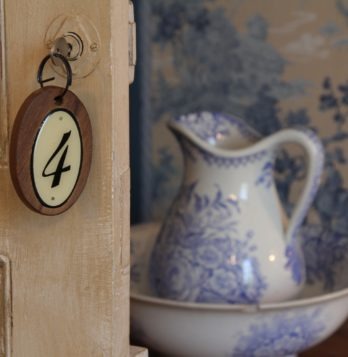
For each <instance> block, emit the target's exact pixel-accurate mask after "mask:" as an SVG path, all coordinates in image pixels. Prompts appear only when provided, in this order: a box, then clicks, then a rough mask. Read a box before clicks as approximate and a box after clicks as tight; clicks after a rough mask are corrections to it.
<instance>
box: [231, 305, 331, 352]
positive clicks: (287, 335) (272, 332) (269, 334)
mask: <svg viewBox="0 0 348 357" xmlns="http://www.w3.org/2000/svg"><path fill="white" fill-rule="evenodd" d="M320 313H321V312H320V310H318V309H317V310H315V311H313V312H312V313H306V314H303V313H297V314H288V315H287V316H284V315H283V314H279V315H276V316H275V317H274V318H273V319H272V321H271V322H268V321H267V322H258V323H257V322H256V323H254V324H252V325H251V326H250V328H249V331H248V332H247V333H246V334H244V335H242V336H241V337H240V338H239V341H238V343H237V347H235V349H234V350H233V353H232V354H231V355H232V356H233V357H246V356H248V357H270V356H288V355H293V354H295V353H298V352H301V351H303V350H304V349H305V348H308V347H309V346H311V345H312V344H313V343H315V342H316V341H317V340H318V337H320V335H321V333H322V332H323V331H324V330H325V325H324V324H323V322H322V321H321V319H320Z"/></svg>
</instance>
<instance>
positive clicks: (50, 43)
mask: <svg viewBox="0 0 348 357" xmlns="http://www.w3.org/2000/svg"><path fill="white" fill-rule="evenodd" d="M53 43H54V41H53V40H48V41H47V42H46V47H47V48H48V49H51V48H52V47H53Z"/></svg>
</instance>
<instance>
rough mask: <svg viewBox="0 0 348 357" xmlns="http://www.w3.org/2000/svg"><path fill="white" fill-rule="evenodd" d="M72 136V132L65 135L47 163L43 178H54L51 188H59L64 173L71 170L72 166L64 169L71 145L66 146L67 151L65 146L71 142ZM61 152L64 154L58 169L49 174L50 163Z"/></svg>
mask: <svg viewBox="0 0 348 357" xmlns="http://www.w3.org/2000/svg"><path fill="white" fill-rule="evenodd" d="M70 136H71V130H70V131H69V132H67V133H65V134H64V135H63V137H62V140H61V141H60V143H59V145H58V147H57V149H56V150H55V152H54V153H53V154H52V156H51V157H50V159H49V160H48V161H47V164H46V166H45V168H44V170H43V171H42V176H43V177H50V176H53V181H52V186H51V188H54V187H57V186H59V184H60V180H61V178H62V174H63V173H64V172H67V171H70V170H71V166H70V165H68V166H65V167H64V161H65V159H66V155H67V153H68V149H69V145H66V147H65V149H64V146H65V144H66V143H67V141H68V140H69V138H70ZM63 149H64V151H63V152H62V150H63ZM60 152H62V154H61V157H60V159H59V162H58V165H57V167H56V170H55V171H54V172H50V173H47V169H48V167H49V165H50V163H51V162H52V161H53V160H54V158H55V157H56V156H57V155H59V153H60Z"/></svg>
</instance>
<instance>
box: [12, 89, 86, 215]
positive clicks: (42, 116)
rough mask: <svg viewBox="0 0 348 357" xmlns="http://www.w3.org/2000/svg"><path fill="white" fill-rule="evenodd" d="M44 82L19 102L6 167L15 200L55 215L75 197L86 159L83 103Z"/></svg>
mask: <svg viewBox="0 0 348 357" xmlns="http://www.w3.org/2000/svg"><path fill="white" fill-rule="evenodd" d="M61 93H62V88H60V87H56V86H48V87H43V88H40V89H38V90H37V91H35V92H33V93H32V94H31V95H30V96H29V97H28V98H27V99H26V100H25V101H24V103H23V104H22V106H21V108H20V110H19V112H18V114H17V117H16V120H15V123H14V127H13V131H12V137H11V144H10V172H11V177H12V181H13V184H14V187H15V189H16V191H17V193H18V195H19V197H20V198H21V200H22V201H23V202H24V203H25V204H26V205H27V206H28V207H29V208H31V209H32V210H34V211H36V212H39V213H41V214H44V215H57V214H60V213H62V212H64V211H66V210H67V209H69V208H70V207H71V206H72V205H73V204H74V203H75V202H76V200H77V199H78V198H79V196H80V194H81V192H82V190H83V188H84V186H85V184H86V182H87V178H88V174H89V170H90V166H91V159H92V130H91V124H90V120H89V116H88V113H87V110H86V108H85V107H84V105H83V104H82V102H81V101H80V100H79V98H78V97H77V96H76V95H75V94H74V93H73V92H71V91H69V90H67V91H66V92H65V93H64V100H63V102H62V103H59V102H58V103H57V100H56V99H57V97H59V96H60V95H61Z"/></svg>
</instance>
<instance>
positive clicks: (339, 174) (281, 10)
mask: <svg viewBox="0 0 348 357" xmlns="http://www.w3.org/2000/svg"><path fill="white" fill-rule="evenodd" d="M147 3H148V7H147V11H144V13H143V14H141V16H146V19H144V21H141V26H142V28H141V31H142V33H143V36H144V34H146V36H148V37H147V41H145V45H146V47H144V48H143V50H142V51H141V54H142V55H144V58H145V60H143V61H142V62H141V65H142V66H143V69H142V70H143V71H146V73H147V75H146V76H143V77H142V79H143V81H144V78H145V81H146V83H143V85H142V90H143V99H142V100H143V101H145V102H146V101H147V104H146V105H145V106H144V108H145V110H144V111H143V112H141V113H140V118H139V120H141V121H144V122H145V123H146V125H147V127H148V133H149V134H150V136H149V137H150V141H149V143H148V144H149V145H148V148H149V147H150V148H151V152H150V154H149V155H148V159H147V161H148V162H147V166H148V167H150V170H147V172H146V174H145V173H144V175H143V179H144V180H145V181H146V182H145V183H144V187H146V190H147V197H148V200H144V201H141V202H140V201H139V204H140V205H141V204H142V205H146V207H145V209H144V212H146V214H145V215H144V217H143V219H145V220H150V219H161V218H162V217H163V215H164V214H165V212H166V210H167V208H168V205H169V204H170V202H171V200H172V198H173V196H174V194H175V193H176V191H177V188H178V185H179V183H180V179H181V174H182V168H181V165H182V163H181V154H180V151H179V148H178V146H177V143H176V141H175V139H174V137H173V136H172V134H171V133H170V132H169V130H168V129H167V128H166V121H167V120H168V118H170V117H172V116H177V115H180V114H185V113H190V112H196V111H202V110H207V111H213V112H225V113H229V114H233V115H237V116H239V117H241V118H244V119H245V120H246V121H247V122H248V123H249V124H251V125H252V126H253V127H254V128H255V129H257V130H258V131H259V132H260V133H262V134H263V135H268V134H270V133H273V132H275V131H277V130H279V129H281V128H284V127H291V126H294V125H299V124H300V125H305V126H308V127H310V128H312V129H314V130H315V131H316V132H317V133H318V134H319V135H320V137H321V138H322V141H323V144H324V146H325V150H326V163H325V174H324V176H323V179H322V184H321V188H320V191H319V193H318V195H317V198H316V200H315V203H314V204H313V206H312V210H311V213H310V215H309V216H308V218H307V221H306V223H305V227H304V241H305V244H304V246H305V251H306V254H310V255H312V256H315V258H313V259H310V260H309V261H310V262H311V263H310V266H308V267H307V269H308V278H309V280H310V281H311V280H312V281H313V282H315V281H316V280H318V279H319V278H321V279H322V278H324V280H325V282H326V285H327V287H328V288H330V287H332V286H333V285H334V284H335V274H334V271H335V269H337V268H339V265H340V264H342V262H343V259H344V256H345V252H346V251H347V249H348V219H347V216H346V214H347V212H348V154H347V149H348V123H347V121H348V1H347V0H337V1H336V0H332V1H327V0H292V1H279V0H258V1H253V0H166V1H163V0H147ZM144 151H146V150H145V149H144ZM302 155H303V154H302V153H301V152H297V151H292V150H286V149H284V150H283V151H282V152H281V153H280V155H279V157H278V159H277V163H276V171H277V177H278V188H279V193H280V196H281V198H282V201H283V204H284V206H285V208H286V210H287V211H288V212H289V213H290V212H291V209H292V207H293V206H294V203H295V202H296V196H297V194H298V192H299V190H300V188H301V181H302V179H303V177H304V171H305V164H304V160H303V156H302ZM145 196H146V195H145ZM323 253H324V254H323Z"/></svg>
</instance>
